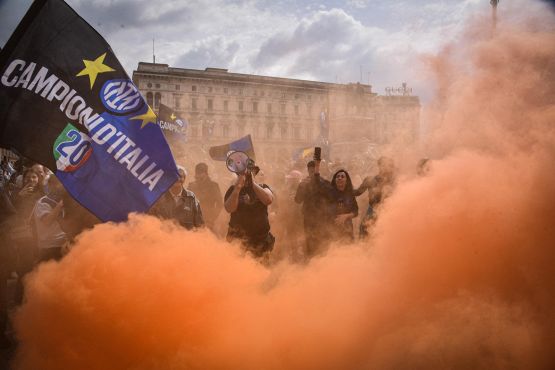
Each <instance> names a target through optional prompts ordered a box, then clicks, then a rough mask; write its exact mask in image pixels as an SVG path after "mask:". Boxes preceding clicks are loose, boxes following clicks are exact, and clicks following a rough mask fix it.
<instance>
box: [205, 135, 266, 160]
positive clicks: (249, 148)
mask: <svg viewBox="0 0 555 370" xmlns="http://www.w3.org/2000/svg"><path fill="white" fill-rule="evenodd" d="M230 151H240V152H245V153H247V155H248V156H249V157H250V158H252V159H253V160H255V159H256V158H255V154H254V147H253V145H252V140H251V136H250V135H247V136H245V137H242V138H240V139H239V140H235V141H232V142H231V143H229V144H224V145H218V146H213V147H210V150H209V151H208V153H209V154H210V157H211V158H212V159H213V160H215V161H225V160H226V159H227V153H229V152H230Z"/></svg>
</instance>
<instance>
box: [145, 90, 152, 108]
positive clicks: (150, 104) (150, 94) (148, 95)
mask: <svg viewBox="0 0 555 370" xmlns="http://www.w3.org/2000/svg"><path fill="white" fill-rule="evenodd" d="M146 103H147V104H148V105H149V106H150V107H152V93H151V92H147V93H146Z"/></svg>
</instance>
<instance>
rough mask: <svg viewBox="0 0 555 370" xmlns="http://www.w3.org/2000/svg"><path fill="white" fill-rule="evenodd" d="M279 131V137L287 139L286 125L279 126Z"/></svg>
mask: <svg viewBox="0 0 555 370" xmlns="http://www.w3.org/2000/svg"><path fill="white" fill-rule="evenodd" d="M280 133H281V138H282V139H287V127H286V126H283V127H281V129H280Z"/></svg>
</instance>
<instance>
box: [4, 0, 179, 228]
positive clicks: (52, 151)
mask: <svg viewBox="0 0 555 370" xmlns="http://www.w3.org/2000/svg"><path fill="white" fill-rule="evenodd" d="M0 76H1V77H0V102H2V104H1V105H0V146H4V147H7V148H14V149H16V150H17V151H18V152H20V153H21V154H22V155H24V156H26V157H29V158H30V159H32V160H34V161H37V162H39V163H42V164H43V165H45V166H46V167H48V168H50V169H51V170H52V171H53V172H54V173H55V174H56V176H57V177H58V178H59V179H60V181H61V182H62V183H63V184H64V186H65V188H66V189H67V190H68V192H69V193H70V194H71V195H72V196H73V197H74V198H75V199H76V200H77V201H78V202H79V203H81V204H82V205H83V206H85V207H86V208H88V209H89V210H91V212H93V213H94V214H95V215H96V216H98V217H99V218H100V219H101V220H103V221H122V220H125V219H126V218H127V215H128V213H129V212H145V211H147V210H148V209H149V208H150V206H151V205H152V204H153V203H154V202H155V201H156V200H157V199H158V197H160V195H162V194H163V193H164V192H165V191H166V190H167V189H168V188H169V187H170V186H171V185H172V184H173V183H174V182H175V181H176V180H177V178H178V174H177V168H176V165H175V162H174V160H173V157H172V154H171V152H170V149H169V147H168V144H167V142H166V140H165V139H164V136H163V134H162V131H161V130H160V127H159V126H158V125H157V124H156V115H155V114H154V112H153V111H152V109H151V108H150V107H149V106H148V104H146V102H145V100H144V99H143V97H142V96H141V94H140V93H139V91H138V89H137V87H136V86H135V85H134V84H133V82H132V81H131V80H130V79H129V77H128V76H127V74H126V73H125V71H124V69H123V67H122V66H121V64H120V63H119V61H118V59H117V58H116V56H115V55H114V53H113V51H112V49H111V48H110V45H108V43H107V42H106V41H105V40H104V39H103V38H102V36H100V35H99V34H98V33H97V32H96V31H95V30H94V29H93V28H92V27H91V26H90V25H89V24H87V22H85V21H84V20H83V19H82V18H81V17H80V16H79V15H78V14H77V13H75V11H74V10H73V9H71V8H70V7H69V6H68V5H67V4H66V3H65V2H64V1H62V0H36V1H35V2H33V4H32V5H31V7H30V8H29V10H28V12H27V14H26V15H25V17H24V18H23V20H22V21H21V22H20V24H19V25H18V27H17V28H16V30H15V32H14V34H13V35H12V36H11V37H10V39H9V40H8V42H7V44H6V46H5V48H4V49H3V50H2V51H1V52H0Z"/></svg>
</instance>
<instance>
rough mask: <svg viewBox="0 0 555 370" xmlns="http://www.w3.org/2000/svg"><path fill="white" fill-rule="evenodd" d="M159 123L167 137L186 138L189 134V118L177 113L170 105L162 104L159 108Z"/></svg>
mask: <svg viewBox="0 0 555 370" xmlns="http://www.w3.org/2000/svg"><path fill="white" fill-rule="evenodd" d="M158 125H159V126H160V128H161V129H162V132H163V133H164V134H165V135H166V137H173V136H178V138H180V139H184V138H185V137H186V135H187V127H188V126H189V123H188V122H187V120H185V119H182V118H180V117H178V116H177V114H176V113H175V112H174V111H173V110H172V109H171V108H170V107H168V106H166V105H164V104H160V108H159V109H158Z"/></svg>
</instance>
